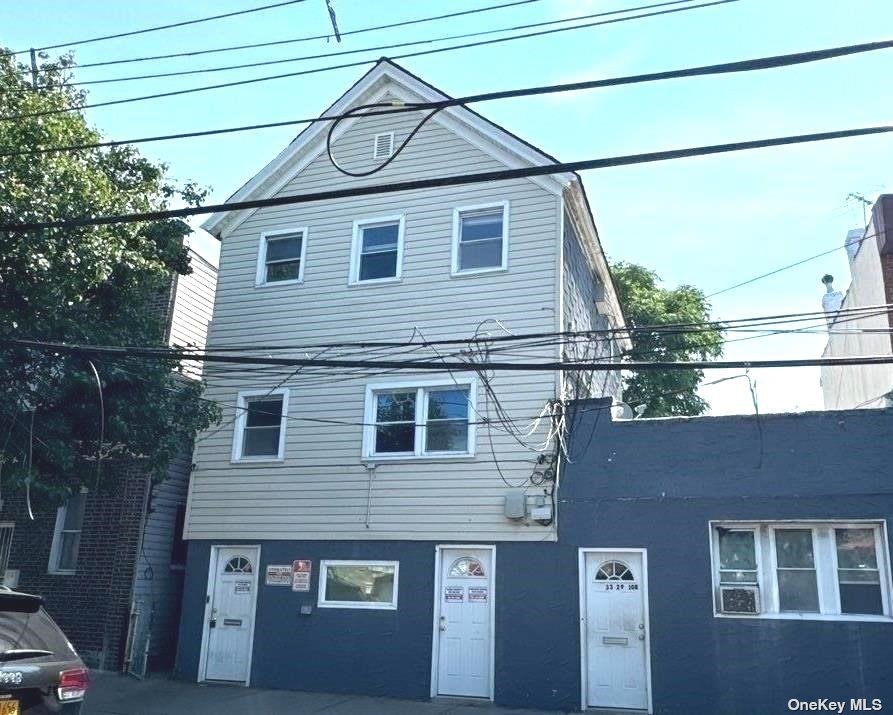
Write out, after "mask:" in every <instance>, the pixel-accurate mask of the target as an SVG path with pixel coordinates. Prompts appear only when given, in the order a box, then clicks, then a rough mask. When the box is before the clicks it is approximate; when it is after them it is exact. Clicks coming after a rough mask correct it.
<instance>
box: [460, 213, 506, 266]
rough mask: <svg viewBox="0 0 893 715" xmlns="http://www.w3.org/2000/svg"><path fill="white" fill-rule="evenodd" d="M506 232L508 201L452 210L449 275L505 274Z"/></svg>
mask: <svg viewBox="0 0 893 715" xmlns="http://www.w3.org/2000/svg"><path fill="white" fill-rule="evenodd" d="M508 231H509V203H508V201H497V202H495V203H490V204H479V205H477V206H464V207H460V208H456V209H453V268H452V275H454V276H455V275H465V274H473V273H486V272H489V271H502V270H505V269H506V268H507V267H508V255H509V234H508Z"/></svg>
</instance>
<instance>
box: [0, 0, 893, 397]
mask: <svg viewBox="0 0 893 715" xmlns="http://www.w3.org/2000/svg"><path fill="white" fill-rule="evenodd" d="M261 4H265V3H264V2H262V0H256V2H250V0H213V1H212V0H193V2H190V3H183V2H174V0H152V1H151V2H149V1H148V0H135V1H134V2H131V3H110V2H105V1H102V0H82V1H80V2H62V1H61V0H31V2H29V3H15V4H12V5H8V6H7V7H5V8H4V11H3V16H4V17H3V23H2V28H0V44H2V45H6V46H8V47H11V48H12V49H16V50H18V49H22V48H27V47H29V46H32V45H35V46H42V45H47V44H55V43H59V42H66V41H71V40H76V39H80V38H83V37H91V36H95V35H100V34H107V33H113V32H121V31H126V30H130V29H136V28H140V27H144V26H149V25H156V24H162V23H167V22H176V21H177V20H185V19H192V18H195V17H201V16H204V15H212V14H218V13H221V12H227V11H231V10H239V9H243V8H246V7H250V6H252V5H261ZM491 4H498V2H497V0H455V1H450V2H430V1H429V2H408V1H404V0H376V2H371V1H370V0H333V5H334V7H335V8H336V10H337V13H338V20H339V25H340V27H341V29H342V30H350V29H355V28H359V27H364V26H367V25H376V24H382V23H385V22H391V21H399V20H401V19H408V18H413V17H420V16H425V15H433V14H439V13H443V12H450V11H456V10H463V9H469V8H474V7H481V6H485V5H491ZM638 4H646V2H645V0H642V1H641V2H636V0H614V1H613V2H612V1H610V0H539V1H538V2H533V3H530V4H528V5H525V6H521V7H516V8H508V9H503V10H498V11H493V12H488V13H483V14H479V15H473V16H468V17H463V18H456V19H451V20H449V21H447V22H443V21H441V22H432V23H426V24H421V25H416V26H410V27H408V28H398V29H395V30H390V31H383V32H375V33H367V34H361V35H356V36H352V37H346V38H345V39H344V42H343V44H342V45H341V46H338V45H336V44H334V43H333V42H326V41H325V40H318V41H313V42H305V43H300V44H295V45H284V46H280V47H273V48H267V49H258V50H248V51H241V52H233V53H222V54H216V55H206V56H203V57H197V58H191V59H190V58H178V59H171V60H164V61H158V62H148V63H134V64H129V65H119V66H112V67H101V68H92V69H91V68H88V69H84V70H81V71H80V72H79V73H78V76H77V79H78V80H80V81H84V80H89V79H103V78H111V77H119V76H126V75H132V74H142V73H144V72H164V71H176V70H181V69H197V68H202V67H213V66H219V65H222V64H237V63H242V62H251V61H262V60H267V59H279V58H289V57H300V56H303V55H307V54H321V53H326V52H331V51H337V50H339V49H354V48H365V47H373V46H376V45H384V44H388V43H397V42H406V41H408V40H411V39H426V38H434V37H439V36H442V35H451V34H459V33H462V32H472V31H478V30H484V29H491V28H498V27H507V26H512V25H516V24H523V23H527V22H539V21H542V20H550V19H556V18H568V17H574V16H577V15H584V14H588V13H594V12H602V11H607V10H614V9H620V8H626V7H634V6H636V5H638ZM891 21H893V3H890V2H889V1H888V0H850V2H846V3H842V2H833V1H832V0H782V1H779V0H771V1H770V0H739V1H738V2H734V3H730V4H727V5H720V6H716V7H710V8H705V9H700V10H692V11H689V12H680V13H677V14H673V15H664V16H659V17H653V18H648V19H642V20H634V21H631V22H624V23H617V24H611V25H605V26H602V27H595V28H589V29H581V30H577V31H574V32H565V33H559V34H557V35H551V36H546V37H541V38H533V39H526V40H520V41H516V42H509V43H501V44H497V45H493V46H490V47H482V48H473V49H467V50H463V51H459V52H449V53H442V54H436V55H432V56H429V57H418V58H411V59H407V60H405V61H403V62H402V63H403V64H404V65H405V66H406V67H407V68H408V69H409V70H411V71H413V72H415V73H416V74H419V75H420V76H422V77H423V78H424V79H426V80H427V81H429V82H431V83H432V84H434V85H436V86H438V87H440V88H441V89H443V90H444V91H445V92H447V93H449V94H453V95H461V94H469V93H474V92H484V91H489V90H496V89H503V88H506V87H522V86H529V85H536V84H547V83H554V82H570V81H576V80H581V79H588V78H600V77H610V76H618V75H625V74H636V73H640V72H649V71H655V70H661V69H669V68H678V67H686V66H693V65H702V64H712V63H717V62H726V61H733V60H740V59H747V58H752V57H759V56H763V55H773V54H785V53H790V52H800V51H805V50H811V49H819V48H825V47H833V46H838V45H846V44H852V43H857V42H867V41H873V40H882V39H888V38H889V34H884V32H885V29H884V28H889V27H891V26H893V25H891ZM328 28H329V25H328V16H327V13H326V10H325V2H324V0H307V2H304V3H300V4H297V5H293V6H288V7H284V8H278V9H273V10H268V11H264V12H258V13H254V14H250V15H244V16H241V17H238V18H232V19H226V20H219V21H214V22H209V23H204V24H200V25H194V26H189V27H184V28H179V29H175V30H170V31H164V32H159V33H149V34H145V35H141V36H137V37H132V38H124V39H121V40H112V41H107V42H100V43H95V44H87V45H83V46H82V47H79V48H77V52H76V55H75V57H76V60H77V61H79V62H81V63H87V62H98V61H103V60H107V59H115V58H119V57H130V56H140V55H145V54H161V53H166V52H179V51H188V50H194V49H201V48H205V47H216V46H225V45H231V44H243V43H250V42H261V41H268V40H275V39H285V38H290V37H298V36H302V35H308V34H322V33H324V32H327V31H328ZM887 32H888V31H887ZM441 44H443V43H441ZM447 44H452V43H447ZM430 46H432V47H434V46H438V45H436V44H435V45H430ZM413 49H415V48H408V49H405V50H395V51H393V53H394V54H397V53H401V52H405V51H412V50H413ZM419 49H421V47H420V48H419ZM382 54H388V53H387V52H386V51H374V52H370V53H368V54H364V53H360V54H358V55H355V56H348V57H346V58H338V59H328V60H326V59H322V60H313V61H306V62H297V63H294V64H285V65H277V66H273V67H266V68H263V67H261V68H256V69H253V70H236V71H231V72H217V73H210V74H204V75H195V76H191V77H180V78H167V79H153V80H145V81H139V82H124V83H114V84H101V85H95V86H93V87H92V88H91V93H90V99H91V101H96V102H100V101H104V100H110V99H117V98H122V97H130V96H137V95H142V94H152V93H155V92H164V91H170V90H174V89H180V88H187V87H195V86H202V85H206V84H216V83H219V82H225V81H230V80H238V79H247V78H251V77H257V76H263V75H271V74H279V73H282V72H288V71H291V70H294V71H297V70H301V69H307V68H311V67H319V66H324V65H326V64H334V63H341V62H347V61H353V60H361V59H366V58H369V59H373V58H375V57H377V56H379V55H382ZM365 69H366V68H365V67H355V68H350V69H342V70H336V71H332V72H325V73H320V74H315V75H308V76H304V77H296V78H291V79H280V80H275V81H270V82H262V83H258V84H253V85H247V86H244V87H240V88H231V89H222V90H213V91H208V92H200V93H196V94H191V95H185V96H181V97H172V98H167V99H161V100H154V101H148V102H136V103H132V104H125V105H120V106H112V107H106V108H97V109H94V110H90V111H89V117H90V120H91V121H92V122H93V123H94V124H95V125H96V126H97V127H98V128H100V129H101V130H102V132H103V133H104V134H106V135H108V136H109V137H113V138H127V137H134V136H144V135H153V134H164V133H171V132H179V131H189V130H194V129H205V128H210V127H223V126H232V125H239V124H250V123H257V122H267V121H277V120H285V119H292V118H297V117H305V116H313V115H315V114H318V113H319V112H320V111H322V110H323V109H324V108H325V107H326V106H328V105H329V104H330V103H331V102H332V101H333V100H334V99H335V98H337V97H338V96H339V95H340V94H341V93H342V92H343V91H344V90H345V89H346V88H347V87H348V86H349V85H350V84H351V83H353V82H354V81H355V80H356V79H357V78H358V77H359V76H360V75H361V74H362V73H363V72H364V71H365ZM891 69H893V50H886V51H881V52H875V53H870V54H867V55H862V56H856V57H849V58H843V59H838V60H831V61H827V62H821V63H814V64H811V65H805V66H801V67H794V68H788V69H779V70H769V71H764V72H754V73H748V74H742V75H737V76H719V77H708V78H697V79H686V80H675V81H670V82H662V83H654V84H642V85H635V86H630V87H620V88H612V89H603V90H593V91H589V92H578V93H572V94H570V93H569V94H565V95H560V96H553V97H548V98H542V97H540V98H523V99H514V100H508V101H501V102H488V103H484V104H478V105H476V107H475V108H476V109H477V110H478V111H481V112H482V113H484V114H485V115H486V116H488V117H489V118H491V119H493V120H494V121H496V122H498V123H500V124H502V125H504V126H505V127H507V128H508V129H510V130H512V131H514V132H515V133H517V134H519V135H521V136H522V137H524V138H525V139H527V140H528V141H530V142H532V143H534V144H536V145H538V146H540V147H541V148H543V149H544V150H546V151H548V152H549V153H551V154H554V155H556V156H557V157H559V158H560V159H565V160H571V159H579V158H589V157H600V156H611V155H618V154H626V153H638V152H643V151H654V150H660V149H667V148H674V147H685V146H695V145H700V144H710V143H719V142H726V141H736V140H743V139H752V138H760V137H768V136H776V135H784V134H798V133H807V132H818V131H827V130H834V129H844V128H851V127H861V126H871V125H877V124H887V123H890V121H891V114H890V102H889V99H888V98H887V96H886V95H887V92H886V90H885V87H886V85H887V83H888V78H889V77H890V76H891ZM296 131H297V130H293V129H289V128H284V129H274V130H265V131H258V132H254V133H243V134H238V135H230V136H222V137H217V138H207V139H196V140H188V141H179V142H165V143H157V144H149V145H144V146H143V151H144V153H145V154H146V155H147V156H149V157H151V158H153V159H157V160H161V161H164V162H165V163H167V164H168V165H169V167H170V175H171V176H172V177H174V178H176V179H178V180H182V181H187V180H195V181H197V182H199V183H200V184H202V185H205V186H210V187H211V188H212V193H211V197H210V198H211V199H213V200H222V199H224V198H226V197H227V196H228V195H229V194H230V193H231V192H232V191H233V190H234V189H235V188H237V187H238V186H240V185H241V184H242V183H243V182H244V181H245V180H247V179H248V178H250V177H251V176H252V175H253V174H254V173H255V172H256V171H257V170H258V169H259V168H260V167H261V166H263V165H264V164H265V163H266V162H267V161H268V160H269V159H270V158H271V157H272V156H274V155H275V154H276V153H278V151H279V150H280V149H281V148H282V147H283V146H284V145H285V144H286V143H287V142H288V141H289V140H290V139H291V138H292V137H293V136H294V134H295V133H296ZM891 159H893V140H891V138H889V137H888V136H883V135H882V136H879V137H869V138H858V139H849V140H840V141H836V142H826V143H821V144H814V145H807V146H798V147H782V148H776V149H764V150H758V151H755V152H747V153H740V154H731V155H722V156H714V157H703V158H698V159H686V160H680V161H674V162H667V163H662V164H647V165H641V166H633V167H625V168H617V169H608V170H602V171H597V172H586V173H584V181H585V183H586V188H587V192H588V194H589V197H590V200H591V201H592V204H593V211H594V213H595V217H596V222H597V224H598V227H599V231H600V234H601V238H602V243H603V245H604V248H605V250H606V251H607V253H608V254H609V256H610V257H611V258H612V259H622V260H627V261H634V262H638V263H642V264H644V265H646V266H649V267H651V268H653V269H655V270H657V271H658V273H659V274H660V275H661V277H662V278H663V279H664V281H665V282H666V284H667V285H676V284H680V283H688V284H692V285H695V286H698V287H699V288H702V289H703V290H705V291H706V292H707V293H711V292H713V291H715V290H720V289H722V288H725V287H727V286H729V285H732V284H733V283H737V282H739V281H741V280H745V279H747V278H749V277H751V276H753V275H757V274H759V273H763V272H766V271H768V270H771V269H773V268H775V267H777V266H780V265H784V264H786V263H789V262H793V261H796V260H798V259H800V258H803V257H806V256H808V255H811V254H814V253H818V252H820V251H823V250H826V249H829V248H833V247H834V246H837V245H842V243H843V239H844V236H845V234H846V231H847V230H848V229H850V228H853V227H858V226H860V225H861V224H862V222H863V216H862V209H861V207H860V206H859V204H858V203H856V202H853V201H847V200H846V196H847V194H849V193H850V192H857V193H861V194H864V195H866V196H868V197H869V198H870V199H874V197H875V196H876V195H877V194H878V193H880V192H883V191H890V190H893V179H891V176H890V169H889V167H890V166H891ZM826 272H830V273H833V274H834V275H835V276H837V277H838V280H837V283H836V287H838V288H840V289H843V288H845V287H846V285H847V283H848V281H849V274H848V269H847V263H846V257H845V254H844V252H843V251H842V250H841V251H839V252H838V253H837V254H834V255H832V256H829V257H827V258H824V259H820V260H817V261H814V262H812V263H809V264H806V265H805V266H803V267H800V268H797V269H793V270H789V271H785V272H783V273H781V274H779V275H778V276H775V277H772V278H768V279H765V280H762V281H758V282H756V283H754V284H752V285H750V286H746V287H743V288H739V289H737V290H734V291H730V292H728V293H724V294H722V295H719V296H716V298H715V299H714V300H713V304H714V314H715V315H716V316H717V317H719V318H733V317H740V316H750V315H763V314H773V313H787V312H798V311H812V310H817V309H819V308H820V305H821V294H822V285H821V283H820V278H821V276H822V275H823V274H824V273H826ZM730 337H740V336H730ZM823 345H824V338H823V336H821V335H815V334H805V335H797V336H773V337H766V338H761V339H754V340H747V341H743V342H740V343H731V344H729V345H728V346H727V350H726V356H727V357H728V358H732V359H747V358H778V357H814V356H817V355H819V354H820V353H821V350H822V347H823ZM723 374H725V373H723ZM721 376H722V375H720V374H719V373H716V372H710V373H708V378H707V379H708V380H710V379H715V378H717V377H721ZM753 376H754V378H755V380H756V383H757V393H758V397H759V403H760V409H761V411H764V412H772V411H782V410H788V409H810V408H819V407H821V391H820V388H819V382H818V380H819V374H818V369H810V368H804V369H796V370H755V371H754V372H753ZM703 395H704V396H705V397H706V398H707V399H708V400H709V401H710V402H711V403H712V405H713V411H714V412H716V413H726V412H749V411H751V410H752V409H753V406H752V403H751V396H750V393H749V391H748V388H747V383H746V381H744V380H733V381H730V382H728V383H724V384H723V385H717V386H716V387H707V388H704V390H703Z"/></svg>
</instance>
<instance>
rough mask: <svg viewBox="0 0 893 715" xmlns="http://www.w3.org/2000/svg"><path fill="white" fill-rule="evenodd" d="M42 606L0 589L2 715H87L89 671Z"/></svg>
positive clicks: (36, 600)
mask: <svg viewBox="0 0 893 715" xmlns="http://www.w3.org/2000/svg"><path fill="white" fill-rule="evenodd" d="M42 603H43V599H41V597H40V596H32V595H31V594H28V593H18V592H16V591H10V590H9V589H8V588H5V587H2V586H0V715H42V714H43V713H54V714H55V713H64V715H74V714H75V713H79V712H80V711H81V701H82V700H83V699H84V693H86V691H87V682H88V673H87V669H86V668H85V667H84V663H83V661H81V659H80V658H79V657H78V654H77V653H76V652H75V650H74V648H73V647H72V645H71V643H69V642H68V639H67V638H66V637H65V634H64V633H62V631H61V630H60V629H59V626H57V625H56V623H55V622H54V621H53V619H52V618H50V616H49V614H47V612H46V611H44V610H43V607H42Z"/></svg>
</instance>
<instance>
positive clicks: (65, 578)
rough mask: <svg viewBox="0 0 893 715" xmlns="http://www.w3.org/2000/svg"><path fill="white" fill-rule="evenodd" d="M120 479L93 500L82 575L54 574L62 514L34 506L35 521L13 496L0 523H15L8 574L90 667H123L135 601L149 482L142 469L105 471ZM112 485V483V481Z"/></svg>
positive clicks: (42, 505) (88, 508)
mask: <svg viewBox="0 0 893 715" xmlns="http://www.w3.org/2000/svg"><path fill="white" fill-rule="evenodd" d="M103 469H104V470H109V471H111V472H113V473H114V474H115V477H116V479H114V480H113V485H114V486H113V487H112V488H111V489H110V490H109V493H103V494H92V493H91V494H87V501H86V507H85V510H84V524H83V531H82V532H81V541H80V548H79V551H78V560H77V572H76V573H75V574H73V575H58V574H51V573H48V572H47V568H48V565H49V558H50V548H51V546H52V542H53V529H54V526H55V523H56V506H54V505H51V504H49V503H44V502H40V503H37V504H35V508H34V511H35V519H34V521H31V520H30V519H29V517H28V511H27V506H26V504H25V498H24V495H23V494H21V493H6V494H5V495H4V503H3V508H2V510H0V518H2V519H3V520H8V521H14V522H15V533H14V536H13V543H12V552H11V554H10V558H9V568H10V569H18V570H19V571H20V575H19V588H20V589H21V590H23V591H28V592H32V593H39V594H41V595H42V596H43V597H44V599H45V602H46V608H47V610H48V611H49V613H50V614H51V615H52V616H53V618H54V619H56V621H57V622H58V623H59V625H60V626H61V628H62V630H63V631H64V632H65V634H66V635H67V636H68V639H69V640H70V641H71V642H72V643H73V644H74V646H75V648H76V649H77V651H78V653H80V655H81V657H82V658H83V659H84V661H85V662H86V663H87V664H88V665H90V666H91V667H95V668H101V669H107V670H116V669H118V668H120V667H121V664H122V662H123V659H124V649H125V646H126V637H127V625H128V619H129V611H130V596H131V590H132V587H133V578H134V568H135V563H136V555H137V549H138V548H139V538H140V524H141V520H142V517H143V509H144V505H145V499H146V492H147V488H148V485H149V480H148V479H147V477H146V476H145V474H143V473H142V472H141V470H140V467H139V464H137V463H133V462H131V463H129V464H120V463H119V464H113V463H108V462H107V463H104V465H103ZM110 481H111V480H110Z"/></svg>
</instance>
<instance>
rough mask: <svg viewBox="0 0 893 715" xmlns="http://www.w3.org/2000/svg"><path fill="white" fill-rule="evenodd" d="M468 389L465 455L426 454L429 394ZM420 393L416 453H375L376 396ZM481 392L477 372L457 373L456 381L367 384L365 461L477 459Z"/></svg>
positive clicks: (435, 380) (416, 414) (428, 379)
mask: <svg viewBox="0 0 893 715" xmlns="http://www.w3.org/2000/svg"><path fill="white" fill-rule="evenodd" d="M437 388H445V389H451V388H453V389H455V388H458V389H463V388H465V389H467V390H468V403H469V405H468V443H467V444H468V448H467V450H466V451H465V452H426V451H425V444H424V437H425V423H426V421H427V419H426V418H427V415H428V391H429V390H431V389H437ZM412 389H414V390H416V411H415V441H414V444H415V449H414V450H413V452H412V453H409V452H406V453H400V454H396V453H384V454H376V452H375V427H376V423H375V395H376V394H377V393H379V392H389V391H397V390H404V391H408V390H412ZM477 392H478V378H477V375H475V374H474V373H453V376H452V378H451V377H446V378H442V377H440V378H405V379H401V380H387V381H375V382H370V383H367V385H366V408H365V410H364V419H363V423H364V427H363V459H364V460H365V461H368V462H399V461H407V460H441V459H469V458H473V457H474V456H475V449H476V442H477V425H476V424H475V422H476V421H477V420H476V419H475V416H476V415H477Z"/></svg>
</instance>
